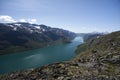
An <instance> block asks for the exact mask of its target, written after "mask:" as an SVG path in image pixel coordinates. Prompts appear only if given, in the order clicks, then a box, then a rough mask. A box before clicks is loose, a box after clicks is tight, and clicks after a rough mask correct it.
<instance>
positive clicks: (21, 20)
mask: <svg viewBox="0 0 120 80" xmlns="http://www.w3.org/2000/svg"><path fill="white" fill-rule="evenodd" d="M19 21H20V22H27V21H26V20H25V19H20V20H19Z"/></svg>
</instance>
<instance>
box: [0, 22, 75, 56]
mask: <svg viewBox="0 0 120 80" xmlns="http://www.w3.org/2000/svg"><path fill="white" fill-rule="evenodd" d="M75 36H76V34H75V33H73V32H70V31H67V30H63V29H59V28H51V27H49V26H46V25H37V24H30V23H21V22H17V23H0V54H3V53H13V52H18V51H24V50H30V49H36V48H41V47H44V46H48V45H51V44H56V43H62V42H70V41H71V40H72V39H74V38H75Z"/></svg>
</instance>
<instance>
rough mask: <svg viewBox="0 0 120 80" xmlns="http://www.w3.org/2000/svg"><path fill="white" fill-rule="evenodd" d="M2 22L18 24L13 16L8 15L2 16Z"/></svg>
mask: <svg viewBox="0 0 120 80" xmlns="http://www.w3.org/2000/svg"><path fill="white" fill-rule="evenodd" d="M0 22H3V23H5V22H6V23H10V22H16V20H14V19H13V18H12V17H11V16H8V15H0Z"/></svg>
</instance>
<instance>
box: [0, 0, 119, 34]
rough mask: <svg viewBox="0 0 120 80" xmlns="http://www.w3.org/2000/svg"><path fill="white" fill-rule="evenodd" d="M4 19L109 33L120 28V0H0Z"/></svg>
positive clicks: (1, 18) (0, 10) (78, 30)
mask: <svg viewBox="0 0 120 80" xmlns="http://www.w3.org/2000/svg"><path fill="white" fill-rule="evenodd" d="M8 21H9V22H10V21H11V22H14V21H27V22H31V23H37V24H45V25H48V26H52V27H58V28H63V29H67V30H70V31H73V32H80V33H82V32H85V33H87V32H93V31H98V32H105V31H107V32H112V31H117V30H120V0H0V22H8Z"/></svg>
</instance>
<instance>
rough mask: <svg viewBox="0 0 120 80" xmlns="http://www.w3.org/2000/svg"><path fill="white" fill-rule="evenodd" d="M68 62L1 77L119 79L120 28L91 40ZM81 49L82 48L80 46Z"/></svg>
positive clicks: (10, 79)
mask: <svg viewBox="0 0 120 80" xmlns="http://www.w3.org/2000/svg"><path fill="white" fill-rule="evenodd" d="M82 46H84V47H85V49H84V50H82V52H80V53H79V54H78V55H77V56H76V57H75V58H74V59H72V60H71V61H69V62H59V63H53V64H49V65H46V66H43V67H39V68H36V69H31V70H26V71H18V72H14V73H10V74H5V75H1V76H0V79H2V80H120V31H118V32H113V33H111V34H108V35H104V36H100V37H99V38H94V39H92V40H88V42H85V43H84V44H83V45H82ZM77 49H79V50H78V52H79V51H81V50H80V49H82V47H81V46H78V48H77Z"/></svg>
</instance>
